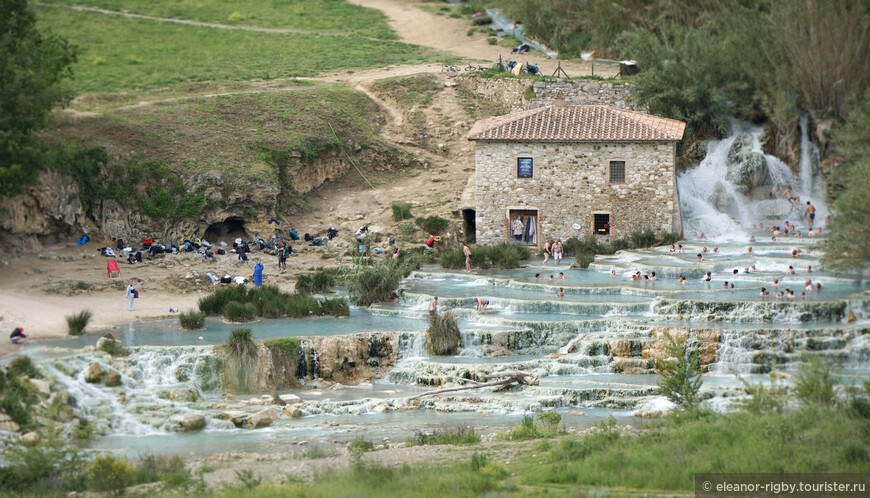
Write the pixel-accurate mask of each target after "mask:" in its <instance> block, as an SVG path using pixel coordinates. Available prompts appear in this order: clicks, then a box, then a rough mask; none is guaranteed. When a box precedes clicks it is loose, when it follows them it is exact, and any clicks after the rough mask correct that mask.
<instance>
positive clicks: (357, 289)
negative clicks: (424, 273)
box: [343, 256, 420, 306]
mask: <svg viewBox="0 0 870 498" xmlns="http://www.w3.org/2000/svg"><path fill="white" fill-rule="evenodd" d="M419 267H420V263H419V262H418V259H417V258H416V257H413V256H411V257H405V258H401V259H399V260H398V261H396V260H393V258H385V259H381V260H378V261H377V262H375V263H374V264H373V265H367V264H365V262H364V261H362V260H358V261H356V262H355V263H354V266H353V268H351V269H349V270H346V271H345V275H344V278H343V280H344V284H345V286H346V287H347V293H348V295H349V296H350V298H351V300H352V301H353V302H354V303H356V304H358V305H360V306H370V305H372V304H374V303H383V302H387V301H389V300H391V299H392V298H393V296H394V294H395V291H396V289H398V288H399V284H400V283H401V282H402V279H403V278H405V277H406V276H408V275H409V274H410V273H411V272H412V271H414V270H416V269H417V268H419Z"/></svg>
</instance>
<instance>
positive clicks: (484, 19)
mask: <svg viewBox="0 0 870 498" xmlns="http://www.w3.org/2000/svg"><path fill="white" fill-rule="evenodd" d="M471 23H472V24H474V25H475V26H486V25H487V24H492V17H490V16H487V15H483V16H477V17H475V18H474V19H472V20H471Z"/></svg>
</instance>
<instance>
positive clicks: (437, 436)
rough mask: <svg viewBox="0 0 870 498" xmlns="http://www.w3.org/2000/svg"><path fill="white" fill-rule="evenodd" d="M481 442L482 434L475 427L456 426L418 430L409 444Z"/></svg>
mask: <svg viewBox="0 0 870 498" xmlns="http://www.w3.org/2000/svg"><path fill="white" fill-rule="evenodd" d="M479 442H480V435H479V434H477V433H476V432H474V428H473V427H454V428H453V429H436V430H435V431H434V432H424V431H417V432H415V433H414V437H412V438H408V446H425V445H427V444H432V445H436V444H452V445H457V446H468V445H472V444H477V443H479Z"/></svg>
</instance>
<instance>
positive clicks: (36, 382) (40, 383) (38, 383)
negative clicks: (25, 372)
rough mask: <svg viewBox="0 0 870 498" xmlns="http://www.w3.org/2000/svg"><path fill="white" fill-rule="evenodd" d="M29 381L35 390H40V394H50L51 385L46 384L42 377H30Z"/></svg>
mask: <svg viewBox="0 0 870 498" xmlns="http://www.w3.org/2000/svg"><path fill="white" fill-rule="evenodd" d="M30 383H31V384H33V387H35V388H36V390H37V391H39V392H41V393H42V394H45V395H50V394H51V386H50V385H49V384H48V382H46V381H44V380H42V379H30Z"/></svg>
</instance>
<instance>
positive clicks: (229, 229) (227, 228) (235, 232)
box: [203, 216, 248, 243]
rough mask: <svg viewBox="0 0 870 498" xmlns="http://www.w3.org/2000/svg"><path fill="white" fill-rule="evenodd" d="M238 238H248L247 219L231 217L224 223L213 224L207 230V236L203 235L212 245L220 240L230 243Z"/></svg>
mask: <svg viewBox="0 0 870 498" xmlns="http://www.w3.org/2000/svg"><path fill="white" fill-rule="evenodd" d="M237 237H241V238H243V239H247V238H248V231H247V230H246V229H245V219H244V218H241V217H238V216H230V217H229V218H227V219H225V220H224V221H218V222H217V223H212V224H211V225H209V226H208V228H207V229H206V231H205V235H203V238H205V240H207V241H209V242H211V243H214V242H218V241H220V240H224V241H225V242H229V241H232V240H234V239H236V238H237Z"/></svg>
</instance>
